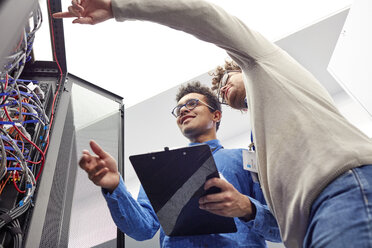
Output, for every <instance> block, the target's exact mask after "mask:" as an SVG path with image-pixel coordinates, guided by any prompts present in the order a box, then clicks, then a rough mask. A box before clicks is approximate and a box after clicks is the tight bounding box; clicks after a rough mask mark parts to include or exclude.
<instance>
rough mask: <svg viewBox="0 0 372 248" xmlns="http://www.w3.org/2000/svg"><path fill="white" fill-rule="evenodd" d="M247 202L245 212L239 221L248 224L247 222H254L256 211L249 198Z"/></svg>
mask: <svg viewBox="0 0 372 248" xmlns="http://www.w3.org/2000/svg"><path fill="white" fill-rule="evenodd" d="M247 199H248V201H249V205H248V207H247V208H246V209H247V210H246V211H245V212H246V214H245V215H244V216H242V217H240V219H241V220H243V221H245V222H248V221H251V220H254V219H255V218H256V212H257V209H256V205H254V204H253V203H252V202H251V201H250V200H249V198H248V197H247Z"/></svg>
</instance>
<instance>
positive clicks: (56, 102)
mask: <svg viewBox="0 0 372 248" xmlns="http://www.w3.org/2000/svg"><path fill="white" fill-rule="evenodd" d="M20 6H22V7H20ZM37 6H38V1H36V0H34V1H30V0H27V1H26V0H20V1H13V0H1V1H0V23H7V24H9V25H1V28H0V33H1V35H0V76H1V77H2V78H5V76H4V75H5V74H4V73H3V72H4V70H6V69H7V67H6V66H7V62H9V61H8V60H7V59H4V58H5V57H7V56H8V54H9V51H10V50H11V49H12V47H14V42H15V40H17V37H18V36H19V33H20V30H22V29H23V28H24V26H25V25H26V23H27V20H28V19H29V18H30V13H31V12H33V11H35V9H36V8H37ZM47 7H48V17H44V22H45V23H44V25H47V24H48V23H47V21H45V20H46V19H47V18H48V19H49V28H50V36H51V41H52V42H51V44H52V50H53V57H54V61H34V59H33V54H32V53H33V51H29V52H30V54H29V57H30V61H28V62H27V63H25V65H24V67H23V66H22V71H21V74H20V75H17V79H18V78H19V79H27V80H30V81H35V82H38V85H39V86H40V88H41V89H42V91H43V92H44V93H45V100H44V101H43V104H44V108H45V112H46V114H47V116H48V117H49V118H53V123H52V125H51V126H50V127H48V128H50V131H49V133H48V135H49V142H48V145H47V146H48V148H47V149H45V151H46V152H45V159H44V161H45V163H44V165H43V168H42V169H40V168H37V169H34V170H35V171H34V172H35V174H36V173H37V174H38V177H39V178H38V180H37V186H36V188H35V190H34V192H33V194H32V200H31V201H30V207H28V209H27V211H25V213H23V214H22V215H21V216H20V217H17V225H12V224H11V223H13V220H12V219H11V218H10V217H9V216H10V214H3V212H0V221H1V220H3V221H4V222H8V224H6V225H4V226H3V227H2V228H1V229H0V247H30V248H33V247H68V242H69V228H70V222H71V221H70V217H71V206H72V201H73V193H74V186H75V180H76V171H77V161H78V156H77V145H76V130H75V126H74V113H73V103H72V97H71V92H72V88H73V84H78V85H80V86H83V87H85V88H87V89H89V90H91V91H92V92H96V93H98V94H100V95H103V96H104V97H106V98H108V99H111V100H113V101H115V102H117V103H118V106H119V109H118V115H119V116H120V117H119V118H118V125H117V127H118V130H117V131H118V137H117V139H118V140H117V155H118V157H117V159H118V165H119V171H120V172H121V174H122V175H123V174H124V162H123V161H124V159H123V147H124V136H123V132H124V121H123V120H124V107H123V104H122V98H121V97H120V96H117V95H115V94H112V93H110V92H108V91H105V90H104V89H101V88H99V87H96V86H95V85H93V84H90V83H89V82H86V81H85V80H83V79H80V78H78V77H76V76H74V75H72V74H69V73H68V72H67V66H66V56H65V47H64V33H63V24H62V21H60V20H59V21H55V20H51V17H50V14H51V13H54V12H56V11H60V10H61V2H60V0H47ZM3 34H7V35H3ZM17 63H18V61H17ZM6 78H7V80H6V83H5V81H4V80H3V81H2V84H3V85H2V92H3V93H4V92H5V91H4V85H5V84H7V83H8V76H6ZM15 81H16V80H15ZM4 94H5V93H4ZM2 98H3V103H4V95H3V96H2ZM20 106H22V105H20ZM19 108H20V109H21V107H19ZM26 129H28V131H31V132H34V134H35V137H37V138H35V139H34V140H33V141H34V142H35V143H37V144H38V145H40V147H42V148H45V143H42V142H41V141H39V140H38V137H41V136H42V132H43V129H42V128H40V127H39V126H37V125H35V126H32V124H29V126H28V127H26ZM38 142H39V143H38ZM34 150H35V149H34ZM36 153H37V151H33V150H32V149H30V155H32V154H36ZM35 156H36V157H37V158H36V160H37V159H40V155H35ZM1 158H2V160H4V159H5V156H4V154H2V155H1ZM30 167H31V166H30ZM40 171H41V172H40ZM9 178H10V181H11V180H12V177H9ZM13 180H14V181H15V180H16V178H14V179H13ZM21 180H22V179H21ZM3 183H4V184H3ZM2 185H4V190H3V193H2V194H1V192H0V210H1V209H3V210H2V211H6V210H7V209H8V210H9V209H12V208H13V207H15V206H16V205H17V204H19V202H22V194H20V193H17V192H16V191H15V190H14V187H13V186H11V185H9V182H8V183H5V181H4V180H3V181H2ZM19 185H21V183H19ZM27 185H28V184H25V185H24V187H25V188H24V190H25V191H26V190H27V187H28V186H27ZM9 223H10V224H9ZM13 236H20V237H21V238H20V239H18V241H14V240H15V239H14V238H13ZM19 240H20V242H19ZM115 243H116V246H117V247H124V235H123V234H122V233H121V232H120V231H117V239H116V241H115ZM98 247H99V246H98Z"/></svg>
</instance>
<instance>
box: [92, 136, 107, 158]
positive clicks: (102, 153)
mask: <svg viewBox="0 0 372 248" xmlns="http://www.w3.org/2000/svg"><path fill="white" fill-rule="evenodd" d="M89 145H90V148H92V151H93V152H94V153H95V154H96V155H97V156H98V157H100V158H101V159H104V158H107V157H108V156H109V155H108V153H107V152H105V151H104V150H103V149H102V148H101V147H100V146H99V145H98V144H97V143H96V142H95V141H94V140H91V141H90V142H89Z"/></svg>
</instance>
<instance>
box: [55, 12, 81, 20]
mask: <svg viewBox="0 0 372 248" xmlns="http://www.w3.org/2000/svg"><path fill="white" fill-rule="evenodd" d="M71 17H76V15H74V14H72V13H70V12H56V13H54V14H53V18H56V19H61V18H71Z"/></svg>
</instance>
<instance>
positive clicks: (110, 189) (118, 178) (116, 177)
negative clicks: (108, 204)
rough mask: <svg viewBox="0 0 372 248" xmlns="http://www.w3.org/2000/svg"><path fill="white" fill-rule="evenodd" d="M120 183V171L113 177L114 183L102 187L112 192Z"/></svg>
mask: <svg viewBox="0 0 372 248" xmlns="http://www.w3.org/2000/svg"><path fill="white" fill-rule="evenodd" d="M119 183H120V174H119V172H118V173H117V174H116V175H115V176H114V177H113V180H112V183H111V184H110V185H108V187H102V188H103V189H104V190H105V191H107V192H108V193H110V194H112V192H114V190H115V189H116V188H117V187H118V186H119Z"/></svg>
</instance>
